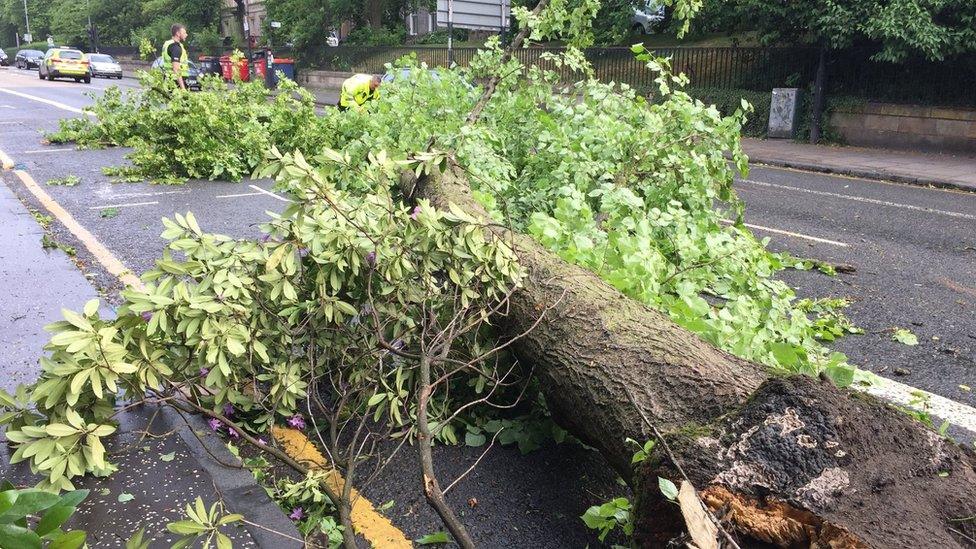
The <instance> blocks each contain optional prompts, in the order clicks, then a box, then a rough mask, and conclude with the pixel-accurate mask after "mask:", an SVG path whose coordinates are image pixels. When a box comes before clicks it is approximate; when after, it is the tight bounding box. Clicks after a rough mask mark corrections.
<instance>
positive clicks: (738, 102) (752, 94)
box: [687, 88, 772, 137]
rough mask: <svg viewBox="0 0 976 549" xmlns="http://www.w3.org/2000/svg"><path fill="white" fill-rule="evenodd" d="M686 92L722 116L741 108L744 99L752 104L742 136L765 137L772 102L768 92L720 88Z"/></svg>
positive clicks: (743, 126)
mask: <svg viewBox="0 0 976 549" xmlns="http://www.w3.org/2000/svg"><path fill="white" fill-rule="evenodd" d="M687 92H688V94H689V95H691V96H692V97H694V98H695V99H699V100H701V102H702V103H705V104H706V105H715V108H717V109H718V112H720V113H722V116H731V115H732V114H733V113H735V110H736V109H738V108H740V107H741V106H742V100H743V99H745V100H746V101H748V102H749V103H750V104H752V108H753V112H752V113H751V114H749V115H747V116H746V122H745V123H744V124H743V125H742V135H745V136H748V137H766V129H767V128H768V126H769V103H770V101H771V100H772V95H771V93H770V92H760V91H752V90H743V89H722V88H688V89H687Z"/></svg>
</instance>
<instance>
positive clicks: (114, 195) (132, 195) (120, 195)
mask: <svg viewBox="0 0 976 549" xmlns="http://www.w3.org/2000/svg"><path fill="white" fill-rule="evenodd" d="M189 192H190V191H156V192H149V193H122V194H113V195H112V196H108V197H102V198H110V199H114V198H122V199H124V198H135V197H137V196H162V195H167V194H187V193H189Z"/></svg>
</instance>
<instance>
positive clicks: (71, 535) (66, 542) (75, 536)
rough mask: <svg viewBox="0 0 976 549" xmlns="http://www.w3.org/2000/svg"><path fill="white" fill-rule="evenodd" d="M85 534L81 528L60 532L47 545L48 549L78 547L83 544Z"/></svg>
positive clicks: (74, 548)
mask: <svg viewBox="0 0 976 549" xmlns="http://www.w3.org/2000/svg"><path fill="white" fill-rule="evenodd" d="M85 537H87V534H85V532H84V531H82V530H72V531H70V532H65V533H64V534H61V536H60V537H58V538H57V539H55V540H54V541H52V542H51V544H50V545H48V546H47V547H48V549H78V548H79V547H81V546H83V545H84V544H85Z"/></svg>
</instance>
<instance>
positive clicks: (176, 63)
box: [163, 23, 190, 90]
mask: <svg viewBox="0 0 976 549" xmlns="http://www.w3.org/2000/svg"><path fill="white" fill-rule="evenodd" d="M169 30H170V33H171V34H172V36H173V37H172V38H170V39H169V40H167V41H166V42H164V43H163V66H164V67H172V68H173V72H172V74H173V78H174V79H176V83H177V84H179V86H180V87H181V88H183V89H184V90H185V89H186V79H187V78H188V77H189V76H190V56H189V55H187V53H186V46H184V45H183V42H184V41H186V34H187V33H186V27H184V26H183V25H181V24H179V23H175V24H174V25H173V26H172V27H170V29H169Z"/></svg>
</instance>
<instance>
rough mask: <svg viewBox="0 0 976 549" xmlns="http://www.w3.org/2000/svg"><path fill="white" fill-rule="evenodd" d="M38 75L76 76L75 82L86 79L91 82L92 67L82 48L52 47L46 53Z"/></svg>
mask: <svg viewBox="0 0 976 549" xmlns="http://www.w3.org/2000/svg"><path fill="white" fill-rule="evenodd" d="M37 77H38V78H40V79H41V80H44V79H45V78H46V79H48V80H54V79H55V78H74V79H75V82H81V81H82V80H84V81H85V84H91V78H92V77H91V68H90V67H89V66H88V58H87V57H86V56H85V54H84V53H81V51H80V50H76V49H74V48H51V49H49V50H47V53H45V54H44V59H42V60H41V66H40V67H38V69H37Z"/></svg>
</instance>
